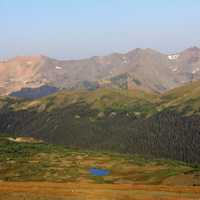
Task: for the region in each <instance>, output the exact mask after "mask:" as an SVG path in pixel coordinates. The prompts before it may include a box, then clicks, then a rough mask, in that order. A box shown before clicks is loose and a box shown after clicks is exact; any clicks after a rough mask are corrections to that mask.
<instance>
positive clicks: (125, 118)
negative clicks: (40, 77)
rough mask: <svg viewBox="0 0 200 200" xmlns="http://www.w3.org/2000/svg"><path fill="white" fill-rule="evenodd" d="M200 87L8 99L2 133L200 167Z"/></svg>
mask: <svg viewBox="0 0 200 200" xmlns="http://www.w3.org/2000/svg"><path fill="white" fill-rule="evenodd" d="M199 88H200V82H199V81H197V82H193V83H191V84H189V85H185V86H183V87H180V88H177V89H175V90H171V91H169V92H167V93H164V94H163V95H155V94H151V93H146V92H143V91H140V90H117V89H102V88H101V89H98V90H95V91H83V90H80V91H63V92H59V93H56V94H53V95H50V96H48V97H45V98H41V99H37V100H33V101H27V100H23V99H15V98H10V97H2V98H1V99H0V102H1V112H0V132H2V133H5V134H10V135H17V136H20V135H21V136H32V137H35V138H39V139H42V140H44V141H46V142H49V143H54V144H63V145H66V146H68V147H73V148H80V149H92V150H108V151H113V152H121V153H130V154H134V153H137V154H142V155H145V156H148V157H163V158H170V159H175V160H181V161H185V162H189V163H194V164H195V163H197V164H198V163H199V162H200V157H199V155H200V143H199V141H200V134H199V133H200V132H199V130H200V116H199V111H200V110H199V109H200V103H199V98H200V96H199V95H200V94H199Z"/></svg>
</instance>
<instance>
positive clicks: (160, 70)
mask: <svg viewBox="0 0 200 200" xmlns="http://www.w3.org/2000/svg"><path fill="white" fill-rule="evenodd" d="M199 79H200V49H199V48H197V47H193V48H189V49H186V50H185V51H183V52H180V53H177V54H173V55H166V54H162V53H160V52H157V51H155V50H152V49H135V50H133V51H130V52H128V53H125V54H120V53H114V54H111V55H108V56H104V57H92V58H88V59H83V60H66V61H64V60H62V61H61V60H56V59H52V58H49V57H46V56H30V57H16V58H13V59H10V60H7V61H1V62H0V95H9V94H12V93H13V92H21V90H22V96H24V97H26V92H24V91H23V89H24V88H33V89H34V91H33V93H34V92H35V90H36V89H37V88H40V87H42V86H46V85H48V86H52V87H56V88H58V89H75V88H76V89H77V88H78V89H80V88H81V89H82V88H86V89H96V88H98V87H114V88H123V89H131V88H138V89H143V90H149V91H154V92H156V93H162V92H165V91H166V90H170V89H173V88H175V87H178V86H180V85H183V84H185V83H188V82H191V81H194V80H199ZM23 92H24V93H23ZM46 93H47V94H49V92H48V91H47V92H46V91H45V92H44V95H43V96H46ZM16 96H18V95H16ZM39 96H41V95H39Z"/></svg>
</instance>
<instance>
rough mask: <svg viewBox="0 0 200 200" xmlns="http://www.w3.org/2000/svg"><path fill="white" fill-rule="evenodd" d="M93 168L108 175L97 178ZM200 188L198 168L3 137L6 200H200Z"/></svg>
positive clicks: (1, 184) (0, 170)
mask: <svg viewBox="0 0 200 200" xmlns="http://www.w3.org/2000/svg"><path fill="white" fill-rule="evenodd" d="M92 168H95V169H99V170H107V172H108V173H107V174H106V175H103V176H99V175H95V174H92V173H91V169H92ZM199 186H200V168H199V166H198V165H196V166H191V165H187V164H186V163H183V162H178V161H173V160H164V159H147V158H145V157H141V156H139V155H128V154H118V153H112V152H98V151H86V150H85V151H82V150H78V149H68V148H65V147H64V146H56V145H50V144H45V143H43V142H42V141H40V140H35V139H33V138H28V137H27V138H26V137H21V138H20V137H19V138H9V137H1V138H0V199H2V200H3V199H4V200H9V199H17V200H18V199H19V200H20V199H27V200H29V199H31V200H36V199H40V200H46V199H48V200H49V199H50V200H65V199H66V200H68V199H70V200H71V199H75V200H76V199H77V200H79V199H85V198H86V199H116V198H117V199H124V200H125V199H146V198H147V197H148V199H178V197H181V198H183V199H198V197H200V187H199ZM52 188H54V189H52ZM161 197H162V198H161Z"/></svg>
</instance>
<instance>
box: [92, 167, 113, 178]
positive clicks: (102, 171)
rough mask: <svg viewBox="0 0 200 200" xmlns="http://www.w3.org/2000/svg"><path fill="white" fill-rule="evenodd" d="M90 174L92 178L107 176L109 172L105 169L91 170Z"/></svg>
mask: <svg viewBox="0 0 200 200" xmlns="http://www.w3.org/2000/svg"><path fill="white" fill-rule="evenodd" d="M90 174H92V175H93V176H107V175H108V174H110V171H109V170H107V169H97V168H91V169H90Z"/></svg>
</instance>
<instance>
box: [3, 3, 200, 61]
mask: <svg viewBox="0 0 200 200" xmlns="http://www.w3.org/2000/svg"><path fill="white" fill-rule="evenodd" d="M0 25H1V27H0V58H4V57H5V58H6V57H13V56H16V55H32V54H34V55H35V54H45V55H48V56H51V57H56V58H65V59H69V58H73V59H74V58H82V57H88V56H94V55H106V54H108V53H112V52H126V51H129V50H130V49H134V48H136V47H140V48H147V47H149V48H154V49H157V50H160V51H162V52H175V51H179V50H183V49H184V48H187V47H190V46H200V0H0Z"/></svg>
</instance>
